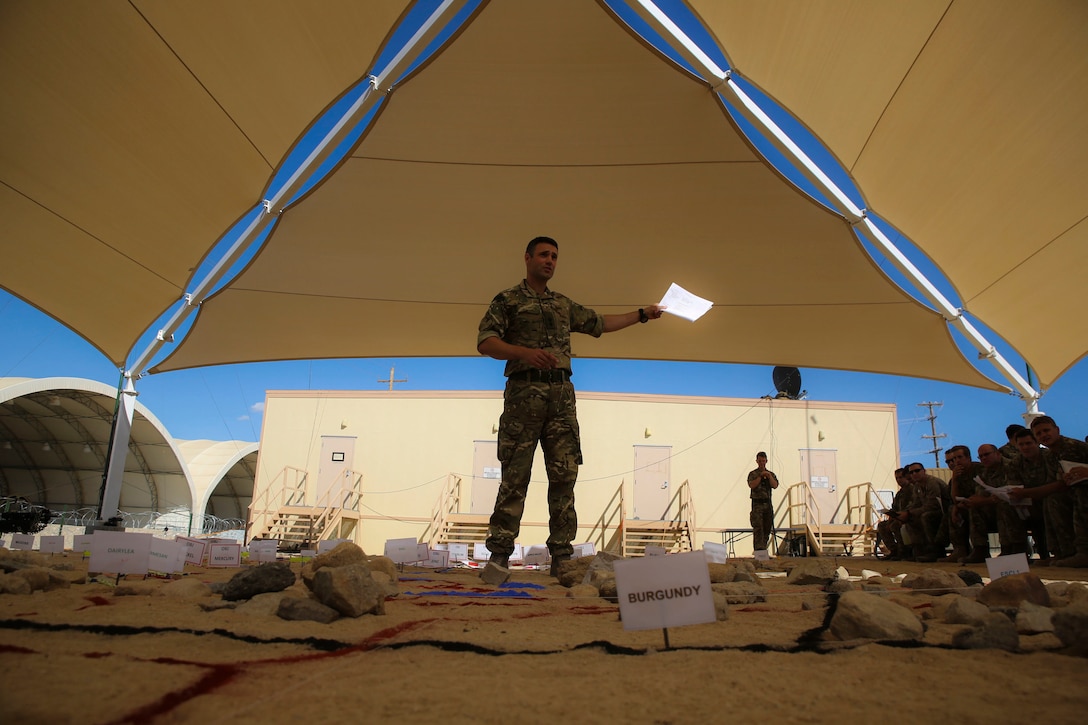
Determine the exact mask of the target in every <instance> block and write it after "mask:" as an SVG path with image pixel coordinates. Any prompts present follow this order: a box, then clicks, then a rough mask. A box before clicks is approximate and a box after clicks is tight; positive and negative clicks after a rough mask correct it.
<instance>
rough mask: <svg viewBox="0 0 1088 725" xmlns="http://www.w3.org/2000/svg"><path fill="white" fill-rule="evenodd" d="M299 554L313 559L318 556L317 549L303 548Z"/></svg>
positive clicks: (304, 557)
mask: <svg viewBox="0 0 1088 725" xmlns="http://www.w3.org/2000/svg"><path fill="white" fill-rule="evenodd" d="M298 555H299V556H301V557H302V558H303V559H312V558H314V557H315V556H317V549H303V550H302V551H300V552H298Z"/></svg>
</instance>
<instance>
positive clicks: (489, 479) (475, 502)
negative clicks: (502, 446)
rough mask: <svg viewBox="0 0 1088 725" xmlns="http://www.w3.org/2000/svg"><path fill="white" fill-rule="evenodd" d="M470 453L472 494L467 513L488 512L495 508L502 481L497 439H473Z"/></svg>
mask: <svg viewBox="0 0 1088 725" xmlns="http://www.w3.org/2000/svg"><path fill="white" fill-rule="evenodd" d="M473 445H474V446H475V452H474V453H473V455H472V494H471V498H470V501H471V503H470V504H469V513H474V514H490V513H491V512H492V511H494V510H495V498H496V497H497V496H498V495H499V483H500V482H501V481H502V464H500V463H499V442H498V441H474V442H473Z"/></svg>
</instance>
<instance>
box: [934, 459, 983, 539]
mask: <svg viewBox="0 0 1088 725" xmlns="http://www.w3.org/2000/svg"><path fill="white" fill-rule="evenodd" d="M981 473H982V464H981V463H979V462H978V461H971V464H970V465H969V466H968V467H967V470H966V471H964V472H963V474H962V475H959V476H956V475H955V474H953V476H952V483H953V484H954V485H955V487H956V496H958V497H960V498H967V497H968V496H970V495H971V494H973V493H974V492H975V489H976V488H978V485H977V484H976V483H975V476H978V475H980V474H981ZM955 503H956V502H955V501H952V500H951V493H950V494H949V506H948V507H947V508H945V512H944V517H943V518H942V519H941V530H940V533H939V535H938V538H939V539H940V540H944V541H949V542H951V544H952V548H953V550H954V551H955V552H963V553H966V552H967V551H968V549H969V545H968V542H969V534H970V526H969V523H968V522H969V518H968V516H967V515H966V514H963V512H962V511H961V514H962V515H961V516H960V523H959V525H957V524H955V523H953V522H952V508H953V506H954V505H955Z"/></svg>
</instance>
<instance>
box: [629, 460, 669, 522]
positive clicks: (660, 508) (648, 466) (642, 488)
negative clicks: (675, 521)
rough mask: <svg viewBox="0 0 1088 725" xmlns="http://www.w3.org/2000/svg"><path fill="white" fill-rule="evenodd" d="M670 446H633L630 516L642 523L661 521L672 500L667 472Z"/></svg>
mask: <svg viewBox="0 0 1088 725" xmlns="http://www.w3.org/2000/svg"><path fill="white" fill-rule="evenodd" d="M671 464H672V446H635V482H634V504H633V507H632V508H633V511H632V514H633V516H634V517H635V518H636V519H641V520H643V521H661V520H663V519H664V518H665V511H666V509H668V507H669V501H670V500H671V499H672V488H671V487H670V486H669V472H670V470H671Z"/></svg>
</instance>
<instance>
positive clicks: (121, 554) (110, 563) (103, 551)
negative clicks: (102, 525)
mask: <svg viewBox="0 0 1088 725" xmlns="http://www.w3.org/2000/svg"><path fill="white" fill-rule="evenodd" d="M152 538H153V537H152V536H151V534H133V533H129V532H127V531H96V532H94V535H93V538H92V539H91V561H90V563H89V564H87V571H97V572H109V573H112V574H147V557H148V553H149V552H150V551H151V539H152Z"/></svg>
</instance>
